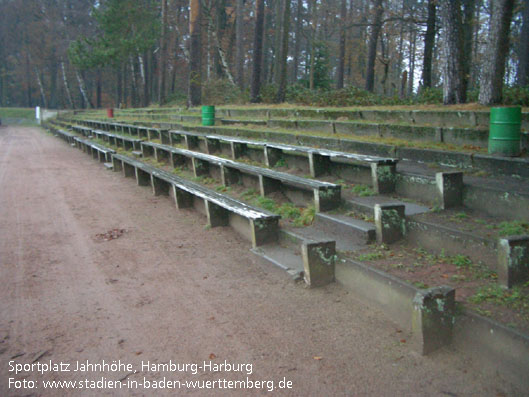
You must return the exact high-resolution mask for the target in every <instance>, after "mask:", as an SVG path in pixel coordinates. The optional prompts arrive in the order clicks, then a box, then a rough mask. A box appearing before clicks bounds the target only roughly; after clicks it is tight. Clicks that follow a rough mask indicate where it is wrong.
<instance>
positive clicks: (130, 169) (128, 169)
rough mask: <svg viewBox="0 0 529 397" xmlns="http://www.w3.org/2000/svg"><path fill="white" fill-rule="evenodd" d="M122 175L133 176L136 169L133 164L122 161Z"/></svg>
mask: <svg viewBox="0 0 529 397" xmlns="http://www.w3.org/2000/svg"><path fill="white" fill-rule="evenodd" d="M123 176H125V177H135V176H136V170H135V168H134V166H132V165H130V164H127V163H125V162H123Z"/></svg>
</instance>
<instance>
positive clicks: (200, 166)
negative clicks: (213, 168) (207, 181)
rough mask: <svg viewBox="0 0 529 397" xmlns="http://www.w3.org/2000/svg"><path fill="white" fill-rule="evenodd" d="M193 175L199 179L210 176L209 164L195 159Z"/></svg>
mask: <svg viewBox="0 0 529 397" xmlns="http://www.w3.org/2000/svg"><path fill="white" fill-rule="evenodd" d="M192 161H193V175H194V176H195V178H198V177H199V176H202V175H209V163H208V162H207V161H203V160H200V159H198V158H196V157H193V159H192Z"/></svg>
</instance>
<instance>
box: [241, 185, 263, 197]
mask: <svg viewBox="0 0 529 397" xmlns="http://www.w3.org/2000/svg"><path fill="white" fill-rule="evenodd" d="M257 196H259V192H258V191H257V190H256V189H254V188H253V187H252V188H250V189H248V190H246V191H245V192H243V193H242V194H241V198H242V199H243V200H253V199H254V198H256V197H257Z"/></svg>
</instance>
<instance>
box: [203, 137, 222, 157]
mask: <svg viewBox="0 0 529 397" xmlns="http://www.w3.org/2000/svg"><path fill="white" fill-rule="evenodd" d="M205 143H206V153H207V154H215V153H219V152H220V141H219V140H218V139H209V138H206V139H205Z"/></svg>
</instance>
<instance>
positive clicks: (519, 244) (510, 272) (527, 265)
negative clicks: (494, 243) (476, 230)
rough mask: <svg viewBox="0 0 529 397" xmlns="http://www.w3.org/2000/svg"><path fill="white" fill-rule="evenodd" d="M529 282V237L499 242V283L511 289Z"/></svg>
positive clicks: (502, 239) (515, 237)
mask: <svg viewBox="0 0 529 397" xmlns="http://www.w3.org/2000/svg"><path fill="white" fill-rule="evenodd" d="M526 280H529V235H525V236H509V237H505V238H500V240H499V241H498V281H499V282H500V283H501V284H502V285H503V286H505V287H507V288H511V287H512V286H513V285H515V284H520V283H523V282H525V281H526Z"/></svg>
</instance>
